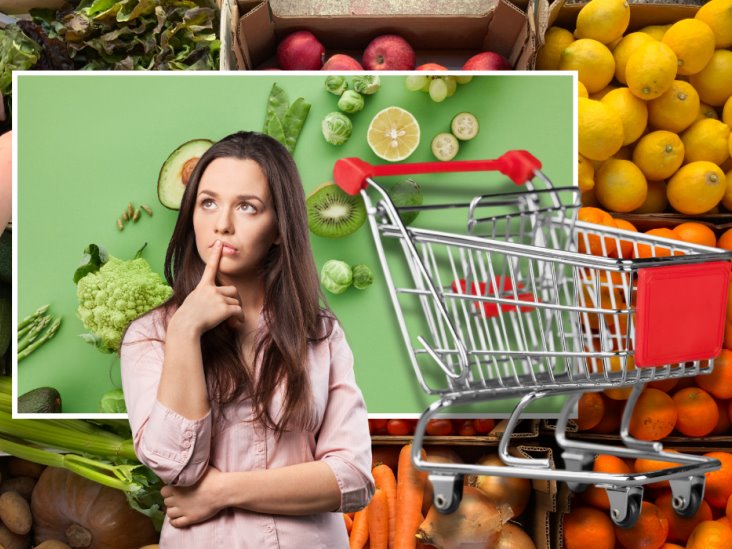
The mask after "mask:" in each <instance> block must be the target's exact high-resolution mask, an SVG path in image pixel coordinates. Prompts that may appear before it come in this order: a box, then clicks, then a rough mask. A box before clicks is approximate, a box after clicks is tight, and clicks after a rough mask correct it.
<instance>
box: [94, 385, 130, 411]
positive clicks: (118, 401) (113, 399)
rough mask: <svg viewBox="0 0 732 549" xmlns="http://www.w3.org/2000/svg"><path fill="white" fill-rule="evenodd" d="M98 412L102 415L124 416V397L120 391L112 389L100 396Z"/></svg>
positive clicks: (125, 408)
mask: <svg viewBox="0 0 732 549" xmlns="http://www.w3.org/2000/svg"><path fill="white" fill-rule="evenodd" d="M99 411H100V412H101V413H103V414H124V413H126V412H127V407H126V406H125V395H124V393H122V389H112V390H111V391H109V392H107V393H104V394H103V395H102V400H101V402H100V403H99Z"/></svg>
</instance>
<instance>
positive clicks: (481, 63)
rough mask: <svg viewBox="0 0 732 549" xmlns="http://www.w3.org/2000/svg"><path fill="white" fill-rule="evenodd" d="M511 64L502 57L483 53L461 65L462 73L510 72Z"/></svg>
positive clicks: (491, 53) (488, 52) (486, 52)
mask: <svg viewBox="0 0 732 549" xmlns="http://www.w3.org/2000/svg"><path fill="white" fill-rule="evenodd" d="M511 69H513V67H512V66H511V63H510V62H509V61H508V59H506V58H505V57H503V56H502V55H500V54H498V53H495V52H492V51H484V52H482V53H479V54H477V55H474V56H473V57H471V58H470V59H468V60H467V61H466V62H465V64H464V65H463V70H464V71H510V70H511Z"/></svg>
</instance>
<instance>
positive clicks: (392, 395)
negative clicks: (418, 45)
mask: <svg viewBox="0 0 732 549" xmlns="http://www.w3.org/2000/svg"><path fill="white" fill-rule="evenodd" d="M324 78H325V77H324V76H322V75H291V74H285V73H265V74H258V75H251V74H248V75H243V74H237V75H219V74H206V75H200V74H198V75H195V74H192V75H183V74H174V75H157V74H156V75H150V74H145V75H142V74H135V75H132V74H125V75H109V74H106V75H99V74H93V75H92V74H82V75H75V76H68V75H32V74H22V75H19V77H18V88H17V95H16V97H17V107H18V119H17V123H16V129H17V137H18V212H17V214H18V215H17V225H16V226H17V231H18V256H17V257H18V308H17V310H18V318H19V319H20V318H23V317H25V316H26V315H28V314H30V313H31V312H33V311H34V310H35V309H36V308H38V307H39V306H40V305H42V304H45V303H51V312H53V313H55V314H57V315H61V316H62V317H63V324H62V327H61V330H60V331H59V333H58V334H57V335H56V337H55V338H54V339H53V340H52V341H51V342H50V343H49V344H47V345H46V346H44V347H42V348H41V349H40V350H39V351H37V352H36V353H34V354H33V355H31V356H30V357H29V358H28V359H26V360H24V361H23V362H22V363H20V365H19V366H18V376H17V377H18V389H19V392H20V394H22V393H25V392H26V391H29V390H31V389H33V388H35V387H39V386H53V387H56V388H57V389H58V390H59V392H60V393H61V396H62V399H63V409H64V412H73V413H95V412H97V411H98V405H99V400H100V398H101V396H102V395H103V394H104V393H105V392H107V391H109V390H111V389H113V388H116V387H119V386H120V376H119V359H118V358H117V357H116V356H115V355H104V354H101V353H99V352H98V351H97V350H96V349H94V348H93V347H92V346H90V345H87V344H85V343H84V342H82V340H81V339H80V338H79V337H78V334H81V333H83V332H84V331H85V329H84V327H83V326H82V324H81V321H80V320H79V319H78V318H77V317H76V314H75V309H76V305H77V303H76V293H75V289H76V288H75V285H74V284H73V282H72V275H73V272H74V270H75V269H76V267H77V266H78V263H79V260H80V259H81V256H82V252H83V250H84V248H85V247H86V246H87V245H88V244H89V243H97V244H100V245H102V246H104V247H106V248H107V250H108V251H109V253H110V254H111V255H114V256H116V257H120V258H123V259H128V258H131V257H132V256H133V254H134V253H135V251H136V250H137V249H138V248H140V246H141V245H142V244H143V243H144V242H147V243H148V247H147V248H146V250H145V252H144V257H145V258H146V259H147V260H148V261H149V263H150V264H151V266H152V268H153V269H154V270H155V271H157V272H159V273H162V270H163V260H164V255H165V250H166V248H167V243H168V241H169V238H170V234H171V232H172V228H173V226H174V223H175V219H176V215H177V212H174V211H171V210H167V209H165V208H164V207H163V206H162V205H161V204H160V203H159V202H158V200H157V177H158V172H159V170H160V166H161V165H162V163H163V161H164V160H165V159H166V158H167V156H168V155H169V154H170V153H171V152H172V151H173V150H174V149H176V148H177V147H178V146H179V145H181V144H182V143H184V142H186V141H188V140H190V139H195V138H208V139H212V140H218V139H220V138H222V137H224V136H226V135H228V134H229V133H232V132H235V131H238V130H242V129H247V130H248V129H251V130H260V129H261V127H262V123H263V120H264V111H265V104H266V99H267V96H268V94H269V91H270V88H271V87H272V84H273V83H274V82H277V83H278V84H280V85H281V86H282V87H283V88H284V89H285V91H286V92H287V93H288V96H289V99H290V102H292V101H294V100H295V99H296V98H297V97H299V96H302V97H304V98H305V99H306V100H307V101H308V102H310V103H311V104H312V109H311V111H310V115H309V117H308V119H307V122H306V124H305V127H304V129H303V131H302V133H301V135H300V139H299V141H298V144H297V149H296V151H295V155H294V156H295V159H296V161H297V164H298V166H299V169H300V171H301V175H302V179H303V184H304V186H305V191H306V192H309V191H311V190H312V189H314V188H315V187H316V186H318V185H319V184H321V183H323V182H325V181H329V180H332V167H333V163H334V162H335V161H336V160H337V159H338V158H341V157H347V156H358V157H361V158H363V159H364V160H366V161H367V162H371V163H374V164H378V163H383V161H381V160H380V159H379V158H378V157H376V156H375V155H374V154H373V153H372V151H371V150H370V148H369V147H368V145H367V143H366V130H367V128H368V125H369V122H370V121H371V119H372V117H373V116H374V115H375V114H376V113H377V112H378V111H379V110H381V109H383V108H385V107H388V106H391V105H398V106H400V107H403V108H405V109H407V110H409V111H410V112H412V113H413V114H414V115H415V117H416V118H417V120H418V121H419V124H420V127H421V137H422V138H421V142H420V145H419V147H418V148H417V150H416V152H415V153H414V154H413V155H412V156H411V157H410V158H409V159H408V161H409V162H419V161H431V160H434V158H433V157H432V154H431V152H430V141H431V139H432V137H433V136H434V135H436V134H437V133H439V132H442V131H448V130H449V124H450V120H451V118H452V116H453V115H455V114H456V113H458V112H460V111H470V112H472V113H473V114H475V115H476V116H477V118H478V119H479V121H480V125H481V131H480V133H479V135H478V136H477V137H476V138H475V139H474V140H472V141H470V142H468V143H465V144H463V145H462V147H461V150H460V153H459V154H458V156H457V158H456V159H458V160H460V159H476V158H494V157H497V156H499V155H500V154H502V153H503V152H505V151H507V150H511V149H526V150H528V151H530V152H532V154H534V155H535V156H536V157H538V158H539V159H540V160H541V161H542V162H543V170H544V172H545V173H546V174H547V175H548V176H549V177H550V179H552V180H553V181H554V183H555V184H557V185H571V184H572V174H573V167H574V158H575V156H574V154H573V128H574V124H573V98H574V92H573V77H572V75H571V74H567V75H545V74H543V75H542V74H516V75H513V74H501V75H484V76H476V77H475V78H474V79H473V81H472V82H470V83H469V84H467V85H462V86H459V87H458V90H457V92H456V94H455V95H454V96H452V97H449V98H447V99H446V100H445V101H444V102H442V103H439V104H438V103H434V102H432V101H431V100H430V99H429V97H428V95H427V94H425V93H419V92H410V91H408V90H406V88H405V86H404V79H405V77H404V76H403V75H388V76H384V75H382V88H381V90H380V91H379V92H378V93H377V94H376V95H374V96H369V97H366V106H365V108H364V110H363V111H361V112H360V113H356V114H354V115H350V117H351V120H352V121H353V135H352V137H351V139H350V140H349V141H348V142H347V143H346V144H345V145H343V146H341V147H335V146H332V145H329V144H328V143H326V142H325V140H324V139H323V137H322V134H321V130H320V123H321V121H322V119H323V118H324V116H325V115H326V114H327V113H328V112H331V111H334V110H337V107H336V102H337V98H336V97H335V96H333V95H331V94H329V93H327V92H326V91H325V89H324V87H323V81H324ZM417 179H418V181H420V183H422V187H423V190H424V193H425V201H426V202H428V201H429V200H430V197H431V196H432V195H431V194H430V190H431V185H434V189H435V193H434V195H435V197H436V199H437V200H438V202H439V201H458V200H463V199H465V198H466V197H467V198H469V197H470V196H473V195H478V194H481V193H486V192H491V191H492V190H494V189H496V190H498V189H503V188H505V187H504V185H505V183H504V180H503V178H502V176H500V174H499V176H498V177H495V176H490V177H486V176H485V174H467V175H465V174H463V175H460V176H459V182H456V181H457V178H456V176H455V175H446V176H427V179H424V180H423V179H420V178H417ZM460 193H462V194H461V195H460V196H458V194H460ZM130 201H132V202H133V204H135V205H136V206H137V205H139V204H142V203H145V204H148V205H150V206H151V207H152V208H153V210H154V216H153V217H152V218H150V217H147V216H146V215H145V214H144V213H143V215H142V218H141V219H140V221H139V222H138V223H137V224H134V225H133V224H129V225H128V226H127V227H126V228H125V230H124V231H123V232H119V231H118V230H117V227H116V219H117V217H119V215H120V214H121V212H122V211H123V209H124V208H125V207H126V205H127V203H128V202H130ZM451 215H454V216H458V215H459V216H464V212H457V211H456V213H455V214H451ZM427 220H429V218H427ZM420 221H421V220H418V222H417V224H419V222H420ZM458 221H459V224H460V225H462V217H460V218H459V219H458ZM425 226H429V225H427V224H425ZM311 241H312V245H313V250H314V254H315V259H316V263H317V265H318V268H320V266H322V264H323V263H325V261H327V260H328V259H332V258H337V259H341V260H344V261H347V262H348V263H350V264H356V263H365V264H367V265H369V266H371V267H372V270H373V271H374V273H375V282H374V284H373V285H372V286H371V287H369V288H368V289H367V290H365V291H358V290H355V289H353V288H351V289H349V290H348V291H347V292H346V293H344V294H341V295H337V296H334V295H332V294H327V295H328V299H329V303H330V305H331V307H332V308H333V310H334V311H335V313H336V314H337V316H338V317H339V319H340V322H341V323H342V325H343V326H344V329H345V331H346V334H347V338H348V341H349V343H350V345H351V347H352V349H353V352H354V356H355V368H356V376H357V380H358V383H359V385H360V387H361V389H362V390H363V393H364V395H365V397H366V403H367V407H368V410H369V413H371V414H389V415H396V414H413V413H419V412H421V411H422V410H423V409H424V408H425V407H426V406H427V405H428V404H429V403H430V402H431V401H432V400H434V397H431V396H428V395H425V394H424V393H422V391H421V389H420V388H419V386H418V384H417V381H416V378H415V374H414V372H413V370H412V368H411V365H410V363H409V361H408V356H407V353H406V351H405V348H404V343H403V340H402V338H401V335H400V334H399V329H398V325H397V322H396V318H395V315H394V311H393V309H392V305H391V303H390V301H389V297H388V293H387V289H386V284H385V282H384V277H383V272H382V270H381V268H380V266H379V263H378V259H377V255H376V251H375V248H374V243H373V239H372V237H371V233H370V231H369V229H368V226H367V225H364V226H363V227H362V228H361V229H359V230H358V231H357V232H356V233H354V234H352V235H351V236H349V237H346V238H344V239H338V240H328V239H323V238H320V237H317V236H314V235H311ZM557 405H558V401H557V400H556V399H553V400H549V401H545V402H544V403H543V405H542V407H541V408H536V409H535V411H537V412H539V413H542V414H549V413H552V412H556V411H557ZM507 406H508V405H507V404H506V402H497V403H491V404H490V405H487V406H483V407H482V408H480V410H481V411H484V412H490V413H492V414H498V413H502V412H506V411H508V410H509V408H508V407H507ZM476 410H477V409H476Z"/></svg>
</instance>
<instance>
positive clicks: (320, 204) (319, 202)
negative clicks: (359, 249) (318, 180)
mask: <svg viewBox="0 0 732 549" xmlns="http://www.w3.org/2000/svg"><path fill="white" fill-rule="evenodd" d="M306 203H307V208H308V227H310V230H311V231H312V232H313V233H314V234H316V235H318V236H324V237H326V238H342V237H344V236H348V235H349V234H351V233H353V232H355V231H356V230H358V228H359V227H361V225H363V224H364V221H366V207H365V206H364V203H363V198H361V196H360V195H354V196H351V195H349V194H347V193H346V192H345V191H343V190H341V188H340V187H339V186H338V185H336V184H335V183H323V184H322V185H320V186H319V187H318V188H317V189H315V190H314V191H313V192H312V193H310V194H309V195H308V197H307V201H306Z"/></svg>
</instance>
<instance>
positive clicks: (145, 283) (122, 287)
mask: <svg viewBox="0 0 732 549" xmlns="http://www.w3.org/2000/svg"><path fill="white" fill-rule="evenodd" d="M171 295H173V289H172V288H171V287H170V286H168V285H167V284H165V282H164V281H163V279H162V278H161V277H160V275H159V274H157V273H155V272H153V271H152V269H151V268H150V265H149V264H148V262H147V261H145V260H144V259H143V258H136V259H131V260H128V261H123V260H121V259H118V258H116V257H111V256H110V257H109V260H108V261H107V262H106V263H104V264H103V265H102V267H101V268H100V269H99V270H98V271H96V272H92V273H89V274H87V275H85V276H84V277H82V278H81V279H79V281H78V284H77V286H76V296H77V298H78V300H79V308H78V309H77V314H78V315H79V318H80V319H81V322H82V323H83V324H84V327H85V328H86V329H87V330H89V331H90V332H91V334H83V335H82V336H81V337H82V338H83V339H84V340H85V341H87V342H88V343H93V344H94V345H96V346H97V348H98V349H99V350H100V351H102V352H105V353H116V352H117V351H118V350H119V347H120V343H121V340H122V334H123V333H124V331H125V329H126V328H127V326H128V325H129V324H130V322H132V321H133V320H135V319H136V318H137V317H139V316H141V315H143V314H145V313H146V312H148V311H149V310H151V309H154V308H155V307H157V306H159V305H161V304H162V303H164V302H165V301H167V300H168V299H169V298H170V296H171Z"/></svg>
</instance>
